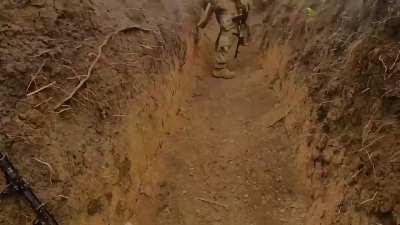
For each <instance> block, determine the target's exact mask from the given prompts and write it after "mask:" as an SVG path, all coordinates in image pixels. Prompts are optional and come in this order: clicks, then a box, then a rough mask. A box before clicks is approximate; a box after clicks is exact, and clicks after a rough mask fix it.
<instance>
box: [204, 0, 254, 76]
mask: <svg viewBox="0 0 400 225" xmlns="http://www.w3.org/2000/svg"><path fill="white" fill-rule="evenodd" d="M244 1H245V0H210V1H209V3H210V5H211V6H212V10H206V12H205V14H206V15H204V16H203V19H202V21H201V22H200V23H199V25H198V26H199V27H201V28H203V27H205V26H206V25H207V23H208V20H209V17H210V14H211V13H210V11H214V12H215V15H216V18H217V21H218V23H219V25H220V34H219V38H218V40H217V43H216V52H217V56H216V64H215V70H214V74H213V75H214V76H215V77H221V78H233V73H232V72H230V71H229V70H228V69H227V63H228V61H229V60H231V59H232V58H233V54H232V48H233V47H234V44H235V42H236V40H237V36H238V24H236V23H235V22H234V21H233V19H234V18H235V17H237V16H238V15H239V13H238V8H239V7H240V5H241V4H247V3H246V2H244ZM207 14H208V15H207Z"/></svg>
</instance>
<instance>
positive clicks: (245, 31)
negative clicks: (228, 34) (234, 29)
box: [233, 7, 250, 58]
mask: <svg viewBox="0 0 400 225" xmlns="http://www.w3.org/2000/svg"><path fill="white" fill-rule="evenodd" d="M248 17H249V8H247V9H245V8H243V7H241V8H240V15H239V16H237V17H235V18H234V19H233V21H234V22H236V23H237V24H238V34H237V35H238V42H237V45H236V51H235V58H237V57H238V54H239V49H240V46H242V45H245V39H246V38H248V37H249V36H250V30H249V26H248V25H247V18H248Z"/></svg>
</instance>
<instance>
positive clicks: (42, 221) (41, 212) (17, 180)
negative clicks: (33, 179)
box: [0, 153, 58, 225]
mask: <svg viewBox="0 0 400 225" xmlns="http://www.w3.org/2000/svg"><path fill="white" fill-rule="evenodd" d="M0 169H1V170H2V171H3V172H4V174H5V177H6V181H7V186H6V188H5V190H4V191H3V192H1V193H0V198H4V197H6V196H9V195H11V194H19V195H22V196H23V197H24V198H25V200H26V201H27V202H28V203H29V204H30V206H31V207H32V209H33V210H34V211H35V213H36V215H37V219H36V220H35V221H34V222H33V224H34V225H58V223H57V222H56V220H55V219H54V217H53V216H52V215H51V214H50V213H49V212H48V211H47V210H46V208H45V204H44V203H42V202H41V201H40V200H39V198H38V197H37V196H36V195H35V193H33V191H32V189H31V188H30V187H29V185H28V184H27V183H26V182H25V181H24V179H23V178H22V177H21V176H20V175H19V173H18V171H17V169H15V167H14V166H13V164H12V163H11V161H10V160H9V159H8V157H7V156H6V155H4V154H2V153H0Z"/></svg>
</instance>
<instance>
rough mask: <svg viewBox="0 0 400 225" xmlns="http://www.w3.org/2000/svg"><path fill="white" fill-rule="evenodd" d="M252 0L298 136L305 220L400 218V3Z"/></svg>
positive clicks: (273, 78) (271, 73)
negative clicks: (306, 195)
mask: <svg viewBox="0 0 400 225" xmlns="http://www.w3.org/2000/svg"><path fill="white" fill-rule="evenodd" d="M256 4H257V5H258V8H262V9H263V10H262V11H261V12H260V13H261V14H263V15H264V17H263V18H264V21H263V23H264V25H263V28H261V29H258V30H257V32H259V33H260V35H259V36H260V37H262V38H260V39H258V40H259V46H260V49H262V55H263V57H262V58H263V60H264V69H265V70H266V73H267V75H268V77H269V78H270V82H271V86H272V87H273V88H274V89H275V90H276V91H277V92H279V93H281V95H282V98H283V99H284V100H283V101H286V102H287V103H286V109H285V108H283V109H282V111H283V112H284V115H286V116H285V117H284V118H283V119H284V120H283V121H284V122H283V125H284V126H286V127H287V129H288V130H289V131H290V133H291V136H292V137H299V138H294V139H295V140H297V143H299V144H298V146H299V147H298V150H297V151H298V155H299V159H298V161H299V165H304V166H300V170H299V171H302V174H303V177H304V180H305V183H307V184H308V185H307V186H308V187H309V188H308V192H309V197H310V200H311V202H313V204H312V205H311V206H310V209H309V213H308V215H307V223H306V224H357V225H359V224H360V225H361V224H365V225H366V224H390V225H392V224H399V223H400V211H399V210H400V196H399V193H400V192H399V189H398V187H399V183H398V181H399V179H398V178H399V175H400V171H399V165H398V160H399V159H398V156H399V154H398V151H399V149H398V139H399V136H398V135H399V134H398V131H399V120H398V119H399V108H398V106H399V105H398V102H399V92H398V89H399V83H398V80H399V75H400V72H399V65H398V62H399V50H398V49H399V48H398V47H399V46H398V41H399V36H398V34H399V32H398V31H399V28H400V26H399V24H400V23H399V21H400V20H399V12H400V11H399V7H400V5H399V3H398V2H397V1H361V0H360V1H339V0H337V1H335V0H327V1H256ZM285 113H286V114H285Z"/></svg>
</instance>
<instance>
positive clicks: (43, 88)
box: [26, 81, 57, 97]
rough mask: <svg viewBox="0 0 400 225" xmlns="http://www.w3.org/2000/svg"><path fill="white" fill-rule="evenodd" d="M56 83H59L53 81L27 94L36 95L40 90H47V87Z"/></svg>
mask: <svg viewBox="0 0 400 225" xmlns="http://www.w3.org/2000/svg"><path fill="white" fill-rule="evenodd" d="M56 83H57V82H55V81H53V82H51V83H50V84H48V85H45V86H43V87H41V88H39V89H37V90H36V91H33V92H31V93H28V94H27V95H26V96H27V97H29V96H32V95H35V94H37V93H39V92H41V91H44V90H46V89H47V88H49V87H51V86H54V85H55V84H56Z"/></svg>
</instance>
